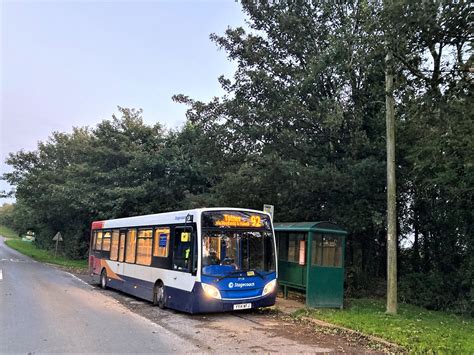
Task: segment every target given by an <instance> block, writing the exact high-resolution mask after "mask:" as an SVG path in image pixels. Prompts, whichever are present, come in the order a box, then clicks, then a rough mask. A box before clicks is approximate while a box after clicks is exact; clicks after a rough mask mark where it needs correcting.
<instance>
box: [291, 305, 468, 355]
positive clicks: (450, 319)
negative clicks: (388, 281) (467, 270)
mask: <svg viewBox="0 0 474 355" xmlns="http://www.w3.org/2000/svg"><path fill="white" fill-rule="evenodd" d="M296 316H309V317H313V318H316V319H321V320H325V321H328V322H331V323H334V324H338V325H341V326H344V327H347V328H351V329H354V330H356V331H359V332H362V333H366V334H371V335H375V336H378V337H381V338H383V339H386V340H388V341H390V342H394V343H396V344H400V345H402V346H403V347H405V348H406V349H408V350H410V351H414V352H429V353H432V352H434V353H438V352H447V353H466V354H468V353H472V352H473V351H474V337H473V336H472V334H474V321H473V319H472V318H464V317H460V316H455V315H453V314H448V313H444V312H435V311H427V310H425V309H423V308H419V307H416V306H411V305H408V304H404V303H402V304H400V305H399V312H398V314H397V315H388V314H386V313H385V303H384V301H382V300H368V299H359V300H355V299H354V300H349V305H348V307H346V308H345V309H344V310H334V309H318V310H304V311H303V310H302V311H298V312H297V313H296Z"/></svg>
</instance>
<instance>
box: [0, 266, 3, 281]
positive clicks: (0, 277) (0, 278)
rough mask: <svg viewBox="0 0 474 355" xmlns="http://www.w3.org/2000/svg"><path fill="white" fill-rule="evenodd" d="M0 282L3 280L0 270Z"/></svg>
mask: <svg viewBox="0 0 474 355" xmlns="http://www.w3.org/2000/svg"><path fill="white" fill-rule="evenodd" d="M2 280H3V271H2V269H0V281H2Z"/></svg>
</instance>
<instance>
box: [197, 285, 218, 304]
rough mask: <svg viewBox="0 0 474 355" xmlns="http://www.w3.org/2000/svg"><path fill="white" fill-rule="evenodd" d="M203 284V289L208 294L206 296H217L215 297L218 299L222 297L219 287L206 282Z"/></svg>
mask: <svg viewBox="0 0 474 355" xmlns="http://www.w3.org/2000/svg"><path fill="white" fill-rule="evenodd" d="M201 286H202V289H203V290H204V293H205V294H206V296H208V297H211V298H215V299H218V300H220V299H221V293H220V292H219V290H218V289H217V287H215V286H212V285H208V284H205V283H201Z"/></svg>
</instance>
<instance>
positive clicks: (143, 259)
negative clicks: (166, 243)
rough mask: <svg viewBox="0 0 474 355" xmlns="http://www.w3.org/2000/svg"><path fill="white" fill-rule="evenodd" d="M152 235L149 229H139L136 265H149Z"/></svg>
mask: <svg viewBox="0 0 474 355" xmlns="http://www.w3.org/2000/svg"><path fill="white" fill-rule="evenodd" d="M152 233H153V231H152V230H151V229H141V230H139V231H138V240H137V264H141V265H150V264H151V246H152V244H151V241H152V236H153V234H152Z"/></svg>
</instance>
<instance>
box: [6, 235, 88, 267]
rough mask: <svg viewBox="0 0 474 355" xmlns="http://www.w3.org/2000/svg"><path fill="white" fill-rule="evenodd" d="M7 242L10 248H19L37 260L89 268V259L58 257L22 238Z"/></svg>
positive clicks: (21, 251)
mask: <svg viewBox="0 0 474 355" xmlns="http://www.w3.org/2000/svg"><path fill="white" fill-rule="evenodd" d="M5 243H6V244H7V245H8V246H9V247H10V248H13V249H15V250H18V251H19V252H20V253H22V254H24V255H27V256H30V257H32V258H33V259H35V260H37V261H41V262H46V263H50V264H56V265H60V266H65V267H68V268H75V269H86V268H87V260H72V259H68V258H65V257H63V256H59V255H58V256H57V257H54V252H50V251H47V250H44V249H38V248H37V247H36V246H35V245H34V244H33V243H31V242H24V241H22V240H21V239H8V240H7V241H5Z"/></svg>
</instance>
